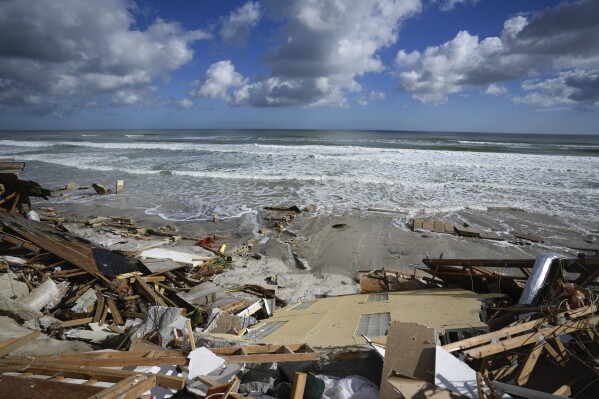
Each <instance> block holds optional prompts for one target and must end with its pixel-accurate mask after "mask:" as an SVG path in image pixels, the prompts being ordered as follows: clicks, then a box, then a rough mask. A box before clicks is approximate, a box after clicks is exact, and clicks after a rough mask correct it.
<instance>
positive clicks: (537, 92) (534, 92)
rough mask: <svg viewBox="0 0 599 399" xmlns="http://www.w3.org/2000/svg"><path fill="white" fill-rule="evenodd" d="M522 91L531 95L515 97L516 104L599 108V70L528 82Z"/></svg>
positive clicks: (563, 73) (580, 71)
mask: <svg viewBox="0 0 599 399" xmlns="http://www.w3.org/2000/svg"><path fill="white" fill-rule="evenodd" d="M522 89H523V90H525V91H527V92H529V94H527V95H525V96H522V97H515V98H514V102H515V103H516V104H527V105H534V106H540V107H554V106H556V105H573V104H578V105H579V106H583V107H584V108H588V109H593V108H598V107H599V70H594V71H585V70H576V71H567V72H562V73H560V74H559V76H558V77H557V78H554V79H545V80H539V79H537V80H527V81H525V82H523V83H522Z"/></svg>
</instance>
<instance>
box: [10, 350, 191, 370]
mask: <svg viewBox="0 0 599 399" xmlns="http://www.w3.org/2000/svg"><path fill="white" fill-rule="evenodd" d="M9 360H14V361H42V362H53V363H57V364H72V365H78V366H93V367H134V366H183V365H185V364H186V363H187V358H186V357H185V356H183V355H181V351H175V350H153V351H136V352H127V351H121V352H83V353H64V354H60V355H37V356H36V355H33V356H27V357H24V356H19V357H10V358H9Z"/></svg>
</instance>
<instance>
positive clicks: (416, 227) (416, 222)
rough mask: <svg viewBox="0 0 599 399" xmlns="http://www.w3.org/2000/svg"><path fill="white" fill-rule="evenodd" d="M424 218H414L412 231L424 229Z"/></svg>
mask: <svg viewBox="0 0 599 399" xmlns="http://www.w3.org/2000/svg"><path fill="white" fill-rule="evenodd" d="M422 223H423V220H422V219H414V220H412V231H414V230H420V229H422Z"/></svg>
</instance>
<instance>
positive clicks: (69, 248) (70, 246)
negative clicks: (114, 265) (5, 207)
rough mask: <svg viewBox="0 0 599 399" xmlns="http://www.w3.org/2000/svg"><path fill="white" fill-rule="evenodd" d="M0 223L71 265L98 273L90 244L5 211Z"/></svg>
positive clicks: (0, 216) (1, 214)
mask: <svg viewBox="0 0 599 399" xmlns="http://www.w3.org/2000/svg"><path fill="white" fill-rule="evenodd" d="M0 223H2V224H4V225H5V226H6V227H8V228H10V229H11V230H13V231H15V233H17V234H18V235H20V236H21V237H23V238H25V239H26V240H28V241H30V242H32V243H33V244H35V245H37V246H39V247H41V248H43V249H45V250H46V251H48V252H51V253H53V254H54V255H56V256H58V257H59V258H62V259H64V260H67V261H69V262H70V263H72V264H73V265H75V266H77V267H79V268H80V269H83V270H85V271H86V272H88V273H90V274H92V275H100V274H101V273H100V272H99V271H98V268H97V267H96V262H95V260H94V257H93V254H92V250H91V246H90V245H89V244H84V243H82V242H80V241H77V240H75V239H73V240H72V241H69V240H67V239H66V237H67V236H66V235H65V234H64V233H62V232H60V231H58V230H56V229H54V228H52V227H50V226H47V225H46V224H44V223H40V222H35V221H31V220H28V219H25V218H16V217H14V216H12V215H9V214H7V213H0ZM102 277H103V276H102Z"/></svg>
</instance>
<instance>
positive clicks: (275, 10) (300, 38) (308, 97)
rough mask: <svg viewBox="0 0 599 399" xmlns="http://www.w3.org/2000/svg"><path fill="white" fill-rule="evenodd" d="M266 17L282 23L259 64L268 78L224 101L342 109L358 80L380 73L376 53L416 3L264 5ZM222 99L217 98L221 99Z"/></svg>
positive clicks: (272, 1)
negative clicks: (265, 68)
mask: <svg viewBox="0 0 599 399" xmlns="http://www.w3.org/2000/svg"><path fill="white" fill-rule="evenodd" d="M265 4H266V6H267V10H266V11H267V15H268V16H269V17H270V18H271V19H273V20H277V21H285V25H284V26H282V27H281V29H280V32H281V33H282V34H283V35H284V37H282V38H281V44H279V45H278V46H276V47H273V48H271V49H269V50H268V51H267V53H266V54H265V55H264V57H263V59H264V61H265V63H266V64H267V65H268V66H270V67H271V74H270V76H268V77H265V78H263V79H260V80H257V81H254V82H251V83H250V82H248V83H246V84H245V85H244V86H243V87H240V88H238V89H237V90H236V91H235V92H234V93H233V95H232V96H231V97H230V102H231V103H232V104H235V105H242V104H248V105H253V106H257V107H277V106H304V107H318V106H337V107H347V98H346V95H347V93H352V92H359V91H361V90H362V86H361V85H360V83H359V82H358V80H357V79H358V78H359V77H360V76H362V75H364V74H367V73H372V72H381V71H383V70H384V66H383V63H382V61H381V60H380V58H379V56H378V52H379V50H381V49H383V48H386V47H388V46H391V45H392V44H394V43H395V42H396V40H397V37H398V31H399V28H400V27H401V22H402V21H403V20H404V19H406V18H408V17H410V16H412V15H414V14H416V13H418V12H419V11H420V9H421V2H420V0H360V1H359V2H356V1H351V0H326V1H321V0H294V1H286V2H280V1H277V0H267V1H266V3H265ZM221 98H223V97H221Z"/></svg>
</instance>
